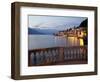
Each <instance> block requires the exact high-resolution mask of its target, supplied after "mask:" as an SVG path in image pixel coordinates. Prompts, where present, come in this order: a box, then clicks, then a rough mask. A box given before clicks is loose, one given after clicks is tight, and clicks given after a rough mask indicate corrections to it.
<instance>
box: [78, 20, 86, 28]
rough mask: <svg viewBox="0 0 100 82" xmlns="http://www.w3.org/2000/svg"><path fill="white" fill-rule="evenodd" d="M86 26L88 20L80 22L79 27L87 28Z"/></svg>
mask: <svg viewBox="0 0 100 82" xmlns="http://www.w3.org/2000/svg"><path fill="white" fill-rule="evenodd" d="M87 26H88V19H85V20H84V21H82V22H81V24H80V25H79V27H87Z"/></svg>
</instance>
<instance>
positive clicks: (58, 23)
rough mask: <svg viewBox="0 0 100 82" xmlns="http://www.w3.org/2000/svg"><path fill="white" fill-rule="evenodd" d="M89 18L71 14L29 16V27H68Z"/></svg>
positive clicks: (60, 28) (59, 28)
mask: <svg viewBox="0 0 100 82" xmlns="http://www.w3.org/2000/svg"><path fill="white" fill-rule="evenodd" d="M85 19H87V18H86V17H71V16H38V15H31V16H28V27H30V28H40V29H58V30H62V29H68V28H70V27H74V26H79V25H80V23H81V22H82V21H83V20H85Z"/></svg>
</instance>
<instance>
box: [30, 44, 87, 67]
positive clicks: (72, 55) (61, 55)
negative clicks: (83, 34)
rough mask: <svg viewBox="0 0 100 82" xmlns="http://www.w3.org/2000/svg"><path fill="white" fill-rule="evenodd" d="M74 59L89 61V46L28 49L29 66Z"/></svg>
mask: <svg viewBox="0 0 100 82" xmlns="http://www.w3.org/2000/svg"><path fill="white" fill-rule="evenodd" d="M73 60H81V61H87V46H74V47H53V48H43V49H34V50H29V51H28V66H41V65H52V64H56V63H58V64H59V63H60V62H67V61H73Z"/></svg>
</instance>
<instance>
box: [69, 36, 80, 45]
mask: <svg viewBox="0 0 100 82" xmlns="http://www.w3.org/2000/svg"><path fill="white" fill-rule="evenodd" d="M68 40H69V41H70V43H71V45H72V46H75V45H78V40H79V39H78V38H77V37H68Z"/></svg>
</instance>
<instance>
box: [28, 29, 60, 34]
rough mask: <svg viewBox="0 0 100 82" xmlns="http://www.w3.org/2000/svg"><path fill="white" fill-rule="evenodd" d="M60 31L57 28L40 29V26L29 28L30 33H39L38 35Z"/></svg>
mask: <svg viewBox="0 0 100 82" xmlns="http://www.w3.org/2000/svg"><path fill="white" fill-rule="evenodd" d="M56 32H58V30H56V29H39V28H30V27H29V28H28V34H37V35H53V34H54V33H56Z"/></svg>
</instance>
